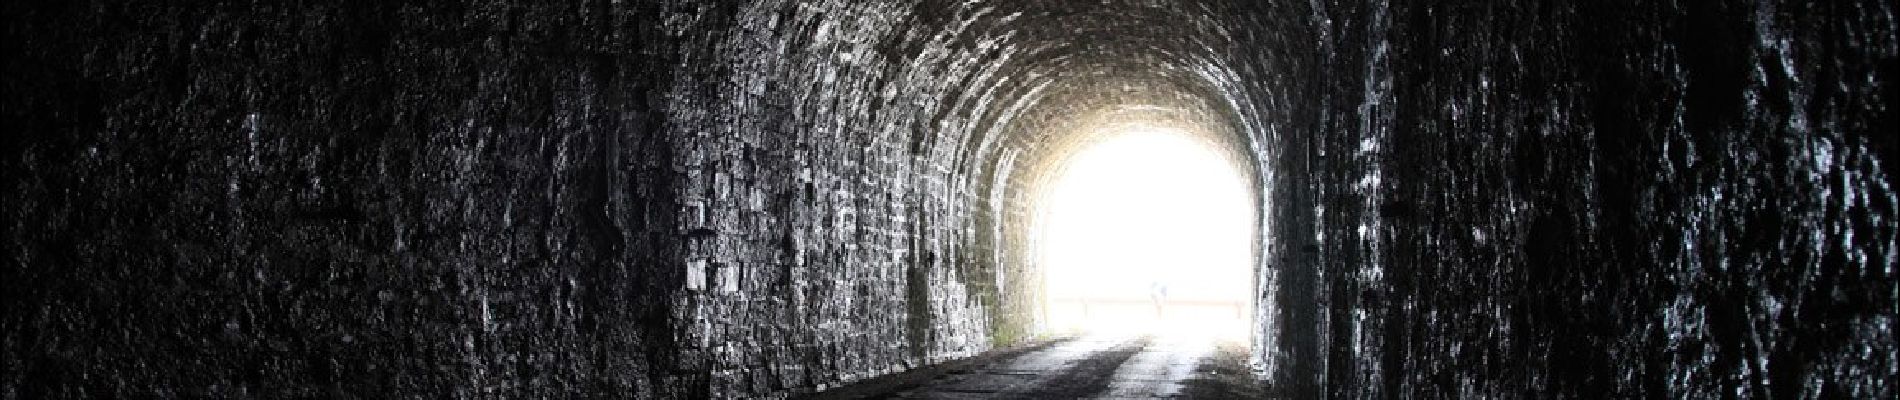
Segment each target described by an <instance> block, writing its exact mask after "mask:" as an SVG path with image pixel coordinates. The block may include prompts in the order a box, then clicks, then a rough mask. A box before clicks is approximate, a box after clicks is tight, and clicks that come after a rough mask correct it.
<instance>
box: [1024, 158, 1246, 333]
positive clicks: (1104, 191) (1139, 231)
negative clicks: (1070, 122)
mask: <svg viewBox="0 0 1900 400" xmlns="http://www.w3.org/2000/svg"><path fill="white" fill-rule="evenodd" d="M1058 168H1059V169H1058V170H1056V171H1055V173H1054V174H1053V176H1052V178H1053V179H1050V180H1048V181H1047V182H1046V183H1045V186H1044V188H1043V189H1042V193H1041V195H1040V196H1039V200H1038V202H1037V205H1036V207H1037V211H1036V223H1035V225H1034V226H1035V228H1034V231H1033V232H1034V233H1033V234H1032V238H1033V239H1032V240H1033V246H1034V247H1033V248H1034V251H1035V259H1036V262H1037V263H1038V264H1040V265H1041V266H1043V273H1044V275H1043V286H1044V287H1043V301H1042V304H1043V309H1042V312H1043V318H1042V321H1043V324H1042V325H1043V329H1044V330H1045V331H1048V333H1054V334H1077V333H1129V334H1156V335H1165V336H1192V337H1208V338H1222V339H1240V338H1245V337H1246V336H1247V332H1248V329H1249V319H1250V318H1251V316H1252V311H1251V310H1252V307H1253V304H1252V303H1251V301H1250V299H1251V296H1249V295H1248V294H1249V293H1250V292H1251V290H1252V289H1253V284H1254V282H1253V280H1252V276H1253V269H1252V267H1253V251H1254V247H1253V243H1252V241H1253V239H1254V233H1255V232H1254V229H1255V224H1254V212H1255V211H1254V209H1253V207H1252V203H1251V198H1250V197H1249V196H1248V194H1247V193H1248V192H1247V190H1248V189H1247V185H1248V181H1247V180H1245V179H1244V175H1243V174H1242V173H1241V171H1238V170H1236V168H1235V167H1234V165H1233V164H1232V163H1229V162H1228V161H1227V160H1226V159H1225V158H1223V157H1221V155H1220V153H1219V150H1218V149H1216V148H1215V147H1214V146H1213V145H1212V144H1211V143H1208V142H1206V141H1205V140H1201V139H1199V138H1197V137H1195V136H1192V135H1189V134H1187V133H1185V132H1182V131H1180V130H1176V129H1172V128H1163V127H1148V126H1130V127H1123V128H1121V129H1118V130H1117V131H1114V132H1106V134H1105V135H1104V136H1103V137H1102V138H1101V139H1100V140H1098V141H1095V142H1093V143H1092V144H1089V145H1086V146H1084V147H1082V148H1081V149H1079V151H1077V152H1076V153H1074V154H1073V155H1072V156H1070V157H1069V158H1068V159H1067V160H1065V161H1064V162H1062V164H1061V165H1060V166H1059V167H1058Z"/></svg>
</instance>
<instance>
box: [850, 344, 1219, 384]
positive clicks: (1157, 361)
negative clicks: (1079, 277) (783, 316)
mask: <svg viewBox="0 0 1900 400" xmlns="http://www.w3.org/2000/svg"><path fill="white" fill-rule="evenodd" d="M1215 353H1216V349H1215V346H1214V344H1213V343H1211V342H1208V341H1204V340H1172V339H1158V338H1149V337H1134V336H1093V337H1084V338H1078V339H1072V340H1068V341H1064V342H1059V343H1055V344H1051V345H1048V346H1046V347H1042V348H1039V349H1034V350H1030V351H1027V352H1024V353H1022V354H1017V355H1014V356H1009V357H1004V358H1001V359H997V360H994V361H990V362H988V363H986V364H982V365H976V366H972V367H969V368H965V369H961V370H954V371H948V372H947V373H944V374H942V375H938V376H932V377H924V378H922V379H926V380H925V381H923V382H910V383H906V384H903V385H900V386H899V387H900V389H896V391H894V392H889V393H878V394H871V395H867V396H862V397H865V398H886V399H1155V398H1181V397H1192V396H1185V394H1186V393H1188V392H1189V391H1188V390H1187V389H1188V388H1187V386H1188V385H1189V381H1190V380H1192V379H1194V378H1196V377H1197V374H1209V373H1210V372H1208V371H1207V369H1206V368H1198V367H1202V366H1203V363H1204V362H1206V361H1207V360H1208V357H1210V356H1213V355H1214V354H1215ZM1230 380H1231V379H1230ZM1219 381H1220V380H1214V379H1204V380H1202V381H1201V382H1204V384H1205V382H1216V383H1218V382H1219ZM821 397H822V394H821ZM852 397H858V396H852ZM1202 397H1205V396H1202ZM1223 397H1224V396H1223Z"/></svg>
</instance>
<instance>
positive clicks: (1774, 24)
mask: <svg viewBox="0 0 1900 400" xmlns="http://www.w3.org/2000/svg"><path fill="white" fill-rule="evenodd" d="M1520 3H1521V2H1470V3H1460V4H1435V3H1431V2H1418V3H1411V2H1394V3H1387V2H1369V3H1363V4H1361V3H1358V2H1313V3H1312V7H1313V9H1312V10H1311V11H1312V13H1311V14H1310V15H1311V17H1310V18H1311V20H1310V22H1309V26H1312V27H1314V28H1316V31H1317V32H1316V34H1315V35H1312V36H1311V37H1312V38H1313V39H1314V40H1313V42H1312V43H1313V44H1314V45H1313V59H1312V60H1313V62H1315V63H1316V64H1312V65H1310V66H1309V67H1307V68H1312V69H1311V70H1307V72H1304V74H1306V75H1304V76H1308V77H1311V78H1312V79H1311V80H1312V81H1313V83H1310V84H1312V85H1314V87H1311V88H1310V89H1306V90H1310V91H1309V92H1307V93H1309V94H1310V95H1309V96H1308V98H1311V99H1315V102H1316V103H1318V104H1316V105H1314V106H1316V107H1317V110H1316V111H1317V112H1316V113H1315V114H1314V117H1315V120H1313V121H1311V122H1310V123H1311V124H1312V125H1311V126H1313V127H1314V129H1312V130H1311V131H1310V132H1311V135H1310V136H1305V137H1302V138H1296V139H1294V140H1291V141H1288V142H1285V143H1286V144H1287V145H1290V146H1294V147H1296V148H1297V149H1299V150H1295V151H1292V152H1290V153H1293V154H1294V155H1293V156H1291V157H1293V158H1294V159H1278V160H1276V161H1277V162H1280V163H1281V164H1280V165H1282V166H1283V167H1282V168H1281V169H1280V172H1281V173H1282V174H1283V175H1281V176H1283V177H1284V178H1285V180H1283V181H1281V182H1284V183H1287V184H1288V185H1286V186H1283V187H1278V188H1276V189H1275V190H1277V191H1278V193H1277V194H1276V197H1275V203H1274V205H1275V206H1276V207H1278V208H1277V209H1276V210H1274V211H1275V212H1277V213H1280V214H1281V215H1283V217H1282V218H1280V219H1277V220H1276V224H1277V225H1276V229H1279V232H1280V233H1281V234H1280V235H1279V236H1280V239H1281V240H1283V241H1286V242H1287V243H1285V244H1284V246H1286V247H1284V248H1282V249H1284V251H1286V253H1280V254H1277V255H1276V256H1278V257H1281V258H1277V259H1278V260H1281V264H1279V265H1280V266H1281V267H1279V268H1276V270H1277V273H1279V274H1281V277H1282V278H1283V279H1282V280H1281V281H1280V284H1279V285H1278V286H1277V287H1278V288H1279V289H1281V292H1280V293H1278V294H1277V295H1278V296H1281V300H1280V301H1279V302H1278V304H1280V305H1282V306H1285V307H1288V310H1287V311H1286V314H1284V315H1283V316H1282V317H1283V318H1284V319H1283V320H1282V321H1284V322H1285V323H1286V324H1287V325H1286V326H1285V327H1284V329H1285V331H1283V332H1281V333H1280V334H1281V338H1282V339H1283V340H1282V342H1283V344H1284V345H1283V347H1281V348H1282V349H1288V350H1285V351H1288V352H1290V353H1289V354H1290V356H1287V357H1285V358H1283V359H1282V360H1284V361H1285V362H1284V363H1281V364H1279V365H1276V367H1278V369H1277V370H1276V371H1277V373H1278V374H1277V375H1276V376H1277V377H1278V378H1279V379H1277V380H1276V383H1278V384H1281V385H1282V386H1283V387H1285V388H1286V389H1287V390H1289V391H1293V392H1296V393H1307V394H1314V393H1324V394H1326V395H1329V396H1339V397H1361V396H1365V397H1386V396H1396V397H1411V396H1417V395H1424V394H1432V393H1457V394H1461V395H1464V396H1471V395H1481V396H1486V397H1490V396H1499V397H1520V396H1522V397H1586V398H1588V397H1719V396H1731V395H1733V396H1739V397H1796V396H1800V397H1823V398H1825V397H1855V398H1882V397H1892V396H1893V395H1895V393H1896V391H1900V380H1896V378H1895V376H1896V368H1900V361H1896V345H1895V343H1896V342H1895V337H1894V333H1893V332H1894V330H1893V329H1894V323H1895V315H1896V309H1895V307H1896V306H1895V305H1896V304H1897V303H1896V302H1897V300H1900V299H1896V298H1895V293H1896V291H1895V287H1896V275H1895V272H1894V265H1895V264H1896V257H1897V256H1896V251H1900V249H1897V248H1896V245H1895V242H1896V229H1897V228H1896V219H1895V218H1896V217H1900V211H1897V210H1896V207H1897V206H1900V203H1897V201H1896V192H1895V190H1894V179H1893V175H1892V166H1891V163H1892V162H1894V159H1895V156H1896V153H1895V151H1896V148H1895V137H1896V135H1894V134H1893V133H1892V132H1895V131H1896V128H1897V127H1896V126H1895V112H1894V107H1895V104H1896V96H1897V95H1896V92H1895V87H1896V85H1895V83H1894V80H1895V79H1896V76H1895V75H1894V71H1896V69H1895V68H1894V67H1895V66H1896V60H1900V42H1897V41H1896V39H1895V38H1896V34H1897V33H1900V29H1897V28H1896V26H1897V25H1896V10H1895V8H1894V6H1893V5H1892V4H1891V3H1888V2H1879V1H1841V2H1822V3H1814V2H1781V1H1763V2H1725V3H1727V4H1716V3H1718V2H1691V3H1685V4H1670V3H1660V2H1633V3H1627V4H1626V3H1622V2H1607V3H1605V2H1599V3H1600V4H1599V3H1588V4H1585V3H1577V4H1568V3H1560V2H1559V3H1551V4H1529V3H1526V4H1520ZM1283 71H1287V72H1289V73H1296V74H1300V73H1302V72H1300V71H1301V70H1299V69H1287V70H1283ZM1287 213H1293V214H1296V215H1286V214H1287ZM1298 214H1304V215H1298ZM1305 307H1314V308H1312V309H1302V308H1305ZM1304 349H1319V350H1317V354H1315V353H1312V352H1309V350H1304Z"/></svg>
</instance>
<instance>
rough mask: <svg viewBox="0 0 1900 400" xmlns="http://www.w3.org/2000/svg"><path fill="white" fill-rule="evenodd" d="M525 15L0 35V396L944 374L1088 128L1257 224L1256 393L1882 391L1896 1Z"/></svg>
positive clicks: (43, 20)
mask: <svg viewBox="0 0 1900 400" xmlns="http://www.w3.org/2000/svg"><path fill="white" fill-rule="evenodd" d="M540 3H541V2H513V1H505V0H497V1H484V2H467V3H455V4H437V3H421V2H415V3H410V2H360V3H356V2H351V3H343V4H335V5H295V6H290V5H278V4H252V3H237V2H187V3H152V2H118V1H103V0H101V1H74V2H12V3H8V4H6V5H4V6H0V7H4V8H0V10H4V15H5V17H4V27H3V28H0V30H4V32H5V36H6V39H5V40H4V41H3V43H4V46H5V47H4V49H5V52H4V54H5V56H4V57H0V59H3V60H0V63H4V65H5V78H4V87H0V89H3V90H4V92H5V95H4V96H3V100H0V117H3V118H4V119H5V121H6V123H5V126H6V127H7V133H6V134H5V135H4V141H5V147H4V161H0V168H4V170H5V171H6V173H5V174H6V179H5V180H4V182H5V185H6V192H5V195H4V196H5V197H4V198H5V203H4V204H5V205H6V207H5V212H6V213H7V214H6V221H5V227H6V233H5V235H6V236H5V237H6V240H5V243H6V252H5V254H6V258H5V259H4V260H5V262H6V264H7V265H6V266H5V267H4V269H3V270H0V271H4V274H5V275H4V277H3V278H4V279H0V289H4V292H5V293H6V295H5V296H4V297H5V298H6V300H5V302H6V306H5V307H6V308H5V309H6V312H5V314H4V316H3V317H0V321H3V322H4V327H0V335H4V341H5V342H4V348H0V370H3V371H4V373H5V377H4V380H0V397H5V398H16V397H19V398H37V397H102V396H104V397H123V396H141V395H171V396H183V397H202V396H215V397H251V396H255V397H397V396H411V395H416V396H426V395H442V394H446V395H453V396H457V397H529V396H556V395H568V394H589V395H612V396H628V397H640V398H648V397H707V396H720V397H773V396H784V395H788V394H794V393H802V392H807V391H810V390H813V389H816V388H822V387H828V386H831V385H836V384H839V383H843V382H848V381H852V380H856V379H860V378H864V377H868V376H872V375H876V374H880V373H885V372H892V371H896V370H901V369H904V368H910V367H915V366H918V365H923V364H926V363H930V362H936V361H941V360H944V359H947V358H952V357H959V356H964V355H969V354H973V353H975V352H978V351H983V350H986V349H990V348H993V347H995V346H998V345H1002V344H1007V343H1011V342H1014V341H1016V340H1019V339H1021V338H1022V337H1024V336H1025V335H1027V334H1029V333H1031V332H1030V331H1031V329H1033V327H1034V324H1035V321H1034V315H1033V314H1034V313H1033V310H1034V307H1035V298H1036V294H1035V286H1034V285H1033V282H1034V277H1035V276H1036V274H1037V272H1036V271H1035V269H1034V266H1033V265H1030V264H1029V263H1027V262H1026V261H1025V260H1026V259H1027V258H1026V256H1025V254H1026V251H1027V250H1025V248H1023V247H1021V246H1023V243H1024V241H1025V238H1024V237H1022V235H1023V232H1022V231H1012V229H1013V228H1015V227H1016V226H1015V225H1012V224H1017V222H1012V221H1021V220H1022V218H1021V216H1022V214H1024V213H1026V212H1028V210H1025V209H1024V208H1025V207H1026V204H1030V202H1028V201H1025V200H1024V197H1023V196H1025V193H1029V190H1031V189H1033V187H1034V182H1035V180H1034V179H1030V178H1029V177H1033V176H1036V175H1038V174H1039V173H1042V172H1046V169H1047V168H1050V166H1053V165H1058V164H1059V163H1058V162H1055V161H1053V160H1059V159H1060V157H1061V156H1062V155H1063V154H1064V151H1065V149H1073V148H1078V147H1079V144H1080V143H1085V142H1086V141H1087V137H1086V136H1085V135H1086V133H1077V132H1083V131H1087V129H1077V128H1078V127H1086V126H1088V125H1087V124H1088V122H1087V121H1086V117H1088V116H1091V115H1100V114H1098V113H1100V112H1104V111H1105V110H1117V109H1151V110H1159V111H1154V112H1152V113H1145V112H1136V113H1127V114H1123V115H1152V116H1168V118H1177V119H1178V121H1182V122H1183V123H1185V124H1188V125H1195V126H1197V127H1199V128H1202V130H1203V131H1205V132H1210V135H1209V136H1208V137H1207V138H1208V139H1209V140H1214V141H1216V143H1219V144H1221V145H1223V146H1225V147H1226V148H1227V149H1228V150H1229V151H1230V152H1232V153H1233V154H1235V157H1234V160H1236V163H1237V164H1240V165H1242V166H1247V167H1250V168H1252V171H1251V175H1252V176H1253V177H1254V178H1255V179H1256V181H1257V182H1259V183H1261V188H1260V192H1259V193H1260V194H1262V195H1263V196H1262V197H1261V198H1260V199H1259V200H1260V204H1261V205H1262V207H1263V214H1262V215H1263V217H1264V218H1263V221H1262V226H1263V227H1264V228H1265V231H1263V235H1262V239H1263V243H1262V249H1263V251H1262V255H1261V260H1262V263H1261V268H1260V270H1259V275H1258V281H1259V282H1260V287H1261V298H1260V299H1258V303H1259V305H1260V309H1259V310H1258V311H1257V312H1256V316H1257V318H1256V326H1258V327H1259V328H1258V329H1257V332H1256V341H1255V345H1256V346H1255V351H1256V353H1257V355H1258V361H1259V364H1258V366H1259V367H1260V368H1261V371H1262V373H1263V379H1266V380H1267V381H1268V382H1269V383H1270V384H1271V385H1273V386H1274V387H1275V389H1276V390H1278V391H1280V392H1281V393H1283V394H1287V395H1290V396H1293V397H1302V398H1304V397H1316V396H1319V395H1326V396H1329V397H1419V396H1427V395H1451V396H1476V395H1484V396H1497V397H1604V396H1612V395H1614V396H1628V397H1685V396H1689V397H1714V396H1726V395H1738V396H1740V397H1769V396H1773V397H1789V396H1793V395H1812V396H1820V397H1835V396H1851V397H1864V398H1884V397H1893V396H1894V395H1895V393H1896V392H1897V391H1900V388H1897V387H1896V386H1897V385H1900V380H1897V379H1900V378H1895V376H1896V375H1900V361H1896V360H1897V359H1900V355H1896V346H1895V344H1894V343H1895V337H1894V334H1893V325H1894V322H1895V317H1896V309H1895V307H1896V306H1895V304H1896V301H1900V299H1896V296H1897V295H1896V290H1897V289H1896V287H1897V285H1900V283H1897V281H1896V279H1895V274H1894V270H1893V266H1894V265H1895V264H1896V260H1897V259H1900V255H1896V252H1897V251H1900V249H1896V245H1895V240H1896V222H1895V221H1896V220H1895V218H1896V214H1900V210H1897V209H1896V207H1900V206H1897V205H1896V203H1897V202H1896V193H1895V191H1894V188H1893V187H1894V183H1893V178H1892V177H1893V173H1892V167H1891V166H1888V165H1887V164H1885V163H1890V162H1892V161H1891V160H1893V159H1894V157H1895V153H1894V152H1895V143H1894V142H1895V139H1894V137H1895V135H1892V134H1891V133H1890V132H1894V131H1896V129H1895V128H1896V127H1895V123H1894V122H1895V113H1894V110H1893V107H1894V104H1895V99H1896V98H1897V97H1900V94H1896V93H1895V87H1896V86H1895V85H1894V83H1893V80H1894V75H1893V72H1892V71H1895V70H1896V69H1895V68H1894V67H1895V66H1896V65H1895V64H1896V62H1895V60H1896V59H1900V39H1896V37H1897V35H1900V22H1896V21H1900V18H1896V11H1895V9H1894V6H1893V5H1892V4H1890V3H1889V2H1882V1H1878V0H1868V1H1836V2H1815V3H1814V4H1807V2H1778V1H1762V2H1754V3H1745V2H1728V4H1719V3H1714V2H1711V3H1709V4H1704V3H1697V4H1693V5H1678V4H1670V3H1660V2H1658V3H1651V2H1629V3H1624V2H1598V3H1591V4H1569V3H1564V2H1552V3H1551V4H1524V3H1523V2H1501V1H1500V2H1489V1H1474V2H1460V3H1452V4H1438V3H1437V2H1419V3H1417V4H1413V3H1398V4H1391V3H1387V2H1376V1H1375V2H1329V1H1309V2H1231V3H1233V4H1230V2H1225V1H1215V0H1206V1H1180V2H1176V1H1141V0H1109V1H1100V2H1096V1H1089V2H1075V1H1054V0H1051V1H972V2H949V1H814V2H799V1H789V0H787V1H771V0H762V1H730V2H721V1H607V0H600V1H576V2H565V3H562V4H540ZM1118 82H1119V83H1123V84H1122V85H1117V84H1116V83H1118ZM1143 107H1148V108H1143ZM1883 132H1887V133H1883ZM1012 232H1013V233H1012Z"/></svg>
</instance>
